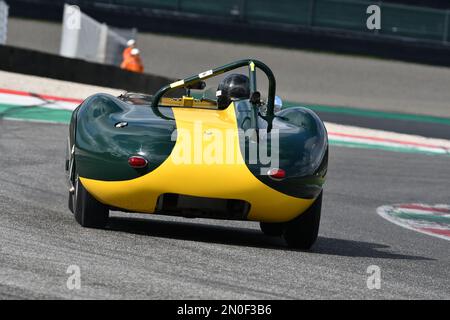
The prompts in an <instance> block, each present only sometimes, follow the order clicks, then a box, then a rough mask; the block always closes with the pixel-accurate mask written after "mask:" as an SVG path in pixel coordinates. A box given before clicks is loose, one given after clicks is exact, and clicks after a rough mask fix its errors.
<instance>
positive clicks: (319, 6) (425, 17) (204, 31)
mask: <svg viewBox="0 0 450 320" xmlns="http://www.w3.org/2000/svg"><path fill="white" fill-rule="evenodd" d="M64 2H65V0H8V3H9V4H10V8H11V10H10V12H11V13H10V15H11V16H19V17H26V18H33V19H46V20H54V21H61V16H62V8H63V4H64ZM70 3H71V4H75V5H78V6H80V7H81V9H82V10H83V11H85V12H86V13H87V14H89V15H92V16H93V17H95V18H96V19H98V20H100V21H104V22H106V23H108V24H110V25H115V26H118V27H122V28H130V27H136V26H138V27H139V30H140V31H150V32H157V33H165V34H167V33H169V34H181V35H186V36H194V37H206V38H212V39H218V40H219V39H220V40H225V41H231V42H233V43H236V42H245V43H258V44H266V45H267V44H268V45H275V46H283V47H288V48H298V49H312V50H320V51H331V52H336V53H343V54H359V55H369V56H377V57H381V58H388V59H396V60H403V61H408V62H415V63H425V64H431V65H441V66H450V14H449V11H445V10H439V9H429V8H424V7H414V6H406V5H395V4H386V3H384V2H378V1H372V2H371V1H367V0H276V1H275V0H214V1H213V0H208V1H205V0H94V1H88V0H71V1H70ZM371 4H377V5H379V6H380V8H381V30H368V29H367V27H366V22H367V18H368V17H369V15H368V14H367V13H366V11H367V6H368V5H371Z"/></svg>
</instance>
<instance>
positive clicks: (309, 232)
mask: <svg viewBox="0 0 450 320" xmlns="http://www.w3.org/2000/svg"><path fill="white" fill-rule="evenodd" d="M322 193H323V191H322V192H321V193H320V195H319V196H318V197H317V199H316V200H315V201H314V203H313V204H312V205H311V207H309V208H308V210H306V211H305V212H303V213H302V214H301V215H299V216H298V217H297V218H295V219H293V220H291V221H289V222H287V223H286V227H285V228H284V231H283V238H284V240H285V241H286V243H287V244H288V245H289V247H292V248H296V249H302V250H308V249H310V248H311V247H312V245H313V244H314V243H315V242H316V240H317V235H318V233H319V224H320V213H321V210H322Z"/></svg>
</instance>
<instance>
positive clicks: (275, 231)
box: [259, 222, 286, 237]
mask: <svg viewBox="0 0 450 320" xmlns="http://www.w3.org/2000/svg"><path fill="white" fill-rule="evenodd" d="M285 225H286V224H285V223H270V222H260V223H259V227H260V228H261V231H262V232H263V233H264V234H265V235H267V236H273V237H277V236H281V235H282V234H283V230H284V227H285Z"/></svg>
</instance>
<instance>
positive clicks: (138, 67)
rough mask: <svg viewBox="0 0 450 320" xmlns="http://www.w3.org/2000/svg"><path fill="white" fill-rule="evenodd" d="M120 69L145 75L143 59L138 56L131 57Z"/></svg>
mask: <svg viewBox="0 0 450 320" xmlns="http://www.w3.org/2000/svg"><path fill="white" fill-rule="evenodd" d="M120 67H121V68H122V69H124V70H128V71H132V72H138V73H143V72H144V66H143V65H142V61H141V58H139V57H137V56H131V55H130V56H129V57H128V58H127V59H125V60H124V61H123V62H122V64H121V65H120Z"/></svg>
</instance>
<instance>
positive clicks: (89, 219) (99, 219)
mask: <svg viewBox="0 0 450 320" xmlns="http://www.w3.org/2000/svg"><path fill="white" fill-rule="evenodd" d="M73 205H74V214H75V220H76V221H77V222H78V223H79V224H80V225H81V226H83V227H86V228H98V229H103V228H105V227H106V224H107V223H108V217H109V208H108V207H107V206H105V205H104V204H102V203H101V202H99V201H98V200H97V199H95V198H94V197H93V196H92V195H91V194H90V193H89V192H88V191H87V190H86V189H85V188H84V186H83V184H82V183H81V181H80V179H79V177H78V175H77V176H76V178H75V194H74V198H73Z"/></svg>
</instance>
